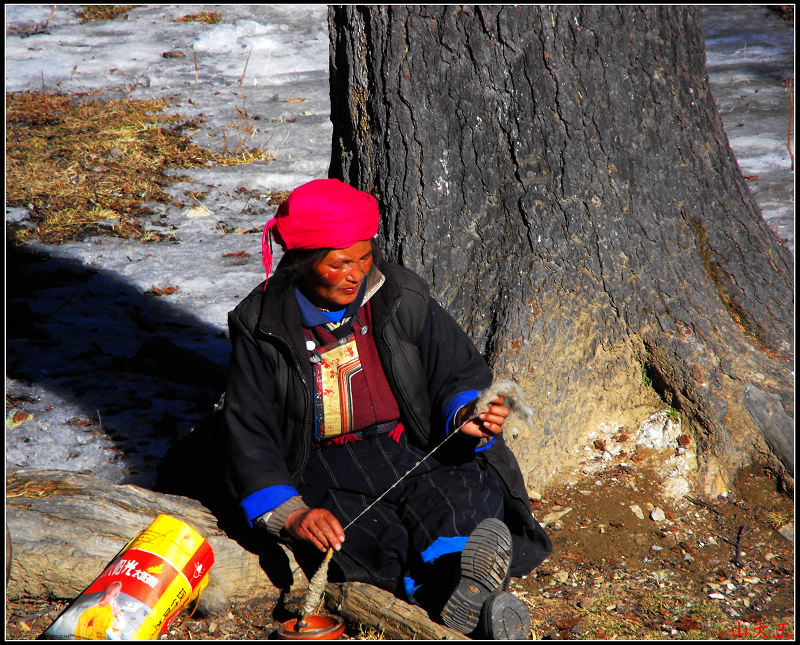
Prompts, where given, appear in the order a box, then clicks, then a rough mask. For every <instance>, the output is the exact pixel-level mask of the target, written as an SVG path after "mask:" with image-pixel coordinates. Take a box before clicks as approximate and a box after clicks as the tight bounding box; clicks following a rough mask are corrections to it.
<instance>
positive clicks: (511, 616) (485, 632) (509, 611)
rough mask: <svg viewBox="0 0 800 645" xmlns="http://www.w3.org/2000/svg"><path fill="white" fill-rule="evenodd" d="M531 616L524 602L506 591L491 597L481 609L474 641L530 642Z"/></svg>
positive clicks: (473, 637) (471, 635) (472, 636)
mask: <svg viewBox="0 0 800 645" xmlns="http://www.w3.org/2000/svg"><path fill="white" fill-rule="evenodd" d="M530 633H531V614H530V612H529V611H528V608H527V606H526V605H525V603H524V602H522V600H520V599H519V598H517V597H516V596H514V595H512V594H510V593H508V592H506V591H496V592H495V593H493V594H492V595H490V596H489V597H488V598H487V599H486V602H485V603H483V608H482V609H481V615H480V620H479V621H478V627H477V629H476V630H475V631H474V632H473V633H471V634H470V638H472V639H473V640H513V641H518V640H528V639H529V638H530Z"/></svg>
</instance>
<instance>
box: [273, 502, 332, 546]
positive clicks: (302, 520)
mask: <svg viewBox="0 0 800 645" xmlns="http://www.w3.org/2000/svg"><path fill="white" fill-rule="evenodd" d="M285 528H286V530H287V531H288V532H289V535H291V536H292V537H293V538H295V539H298V540H305V541H306V542H311V544H313V545H314V546H315V547H317V548H318V549H319V550H320V551H327V550H328V549H329V548H332V549H335V550H336V551H338V550H340V549H341V548H342V542H344V531H343V530H342V525H341V524H339V520H337V519H336V516H335V515H334V514H333V513H331V512H330V511H328V510H325V509H324V508H303V509H298V510H296V511H294V512H293V513H291V514H290V515H289V517H288V518H287V520H286V527H285Z"/></svg>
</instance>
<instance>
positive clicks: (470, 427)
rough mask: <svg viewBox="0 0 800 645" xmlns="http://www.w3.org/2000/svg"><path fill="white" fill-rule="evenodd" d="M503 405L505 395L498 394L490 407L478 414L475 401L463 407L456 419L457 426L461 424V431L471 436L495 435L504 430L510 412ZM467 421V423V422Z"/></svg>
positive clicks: (481, 437)
mask: <svg viewBox="0 0 800 645" xmlns="http://www.w3.org/2000/svg"><path fill="white" fill-rule="evenodd" d="M510 412H511V411H510V410H509V409H508V408H507V407H505V406H504V405H503V397H502V396H498V397H497V398H496V399H495V400H494V401H492V402H491V403H490V404H489V408H488V409H487V410H484V411H482V412H480V411H478V413H477V414H476V410H475V402H473V403H470V404H469V405H467V406H464V407H463V408H461V410H460V412H459V414H458V417H457V418H456V420H455V426H456V428H458V427H459V426H461V429H460V430H459V432H461V433H463V434H465V435H469V436H470V437H478V438H479V439H483V438H484V437H494V436H495V435H498V434H500V433H501V432H502V431H503V424H504V423H505V421H506V418H508V415H509V414H510ZM465 422H466V423H465Z"/></svg>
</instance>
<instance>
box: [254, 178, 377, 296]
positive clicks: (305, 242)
mask: <svg viewBox="0 0 800 645" xmlns="http://www.w3.org/2000/svg"><path fill="white" fill-rule="evenodd" d="M379 220H380V214H379V213H378V201H377V200H376V199H375V198H374V197H373V196H372V195H370V194H369V193H365V192H362V191H360V190H357V189H355V188H353V187H352V186H348V185H347V184H345V183H344V182H341V181H339V180H338V179H315V180H314V181H310V182H308V183H307V184H303V185H302V186H298V187H297V188H295V189H294V190H293V191H292V192H291V194H290V195H289V197H288V198H287V199H286V201H284V202H283V203H282V204H281V205H280V207H279V208H278V212H277V213H276V214H275V217H273V218H272V219H271V220H269V221H268V222H267V223H266V225H265V226H264V234H263V235H262V236H261V251H262V253H263V262H264V268H265V269H266V271H267V280H269V274H270V272H271V271H272V249H271V248H270V240H269V235H270V232H271V230H272V229H273V228H276V229H277V231H278V234H279V236H280V241H281V242H282V245H281V246H283V248H284V250H289V249H346V248H347V247H349V246H352V245H353V244H356V243H357V242H362V241H364V240H369V239H372V238H373V237H375V235H376V234H377V233H378V222H379ZM265 286H266V285H265Z"/></svg>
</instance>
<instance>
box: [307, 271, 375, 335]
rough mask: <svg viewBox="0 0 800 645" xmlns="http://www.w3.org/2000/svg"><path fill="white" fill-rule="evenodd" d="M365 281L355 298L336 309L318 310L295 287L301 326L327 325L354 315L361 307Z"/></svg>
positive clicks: (365, 285) (365, 286)
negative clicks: (345, 305)
mask: <svg viewBox="0 0 800 645" xmlns="http://www.w3.org/2000/svg"><path fill="white" fill-rule="evenodd" d="M366 288H367V281H366V280H364V281H363V282H362V283H361V287H360V288H359V290H358V295H357V296H356V299H355V300H353V302H351V303H350V304H349V305H347V307H344V308H342V309H339V310H337V311H320V310H319V309H318V308H317V307H316V306H314V304H312V302H311V301H310V300H309V299H308V298H306V297H305V296H304V295H303V293H302V292H301V291H300V289H298V288H295V290H294V291H295V296H296V297H297V304H298V305H299V306H300V321H301V322H302V324H303V327H309V328H310V327H316V326H318V325H327V324H329V323H339V322H342V320H344V319H345V318H350V317H352V316H354V315H355V314H356V313H357V312H358V310H359V309H361V301H362V300H363V299H364V293H365V292H366Z"/></svg>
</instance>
